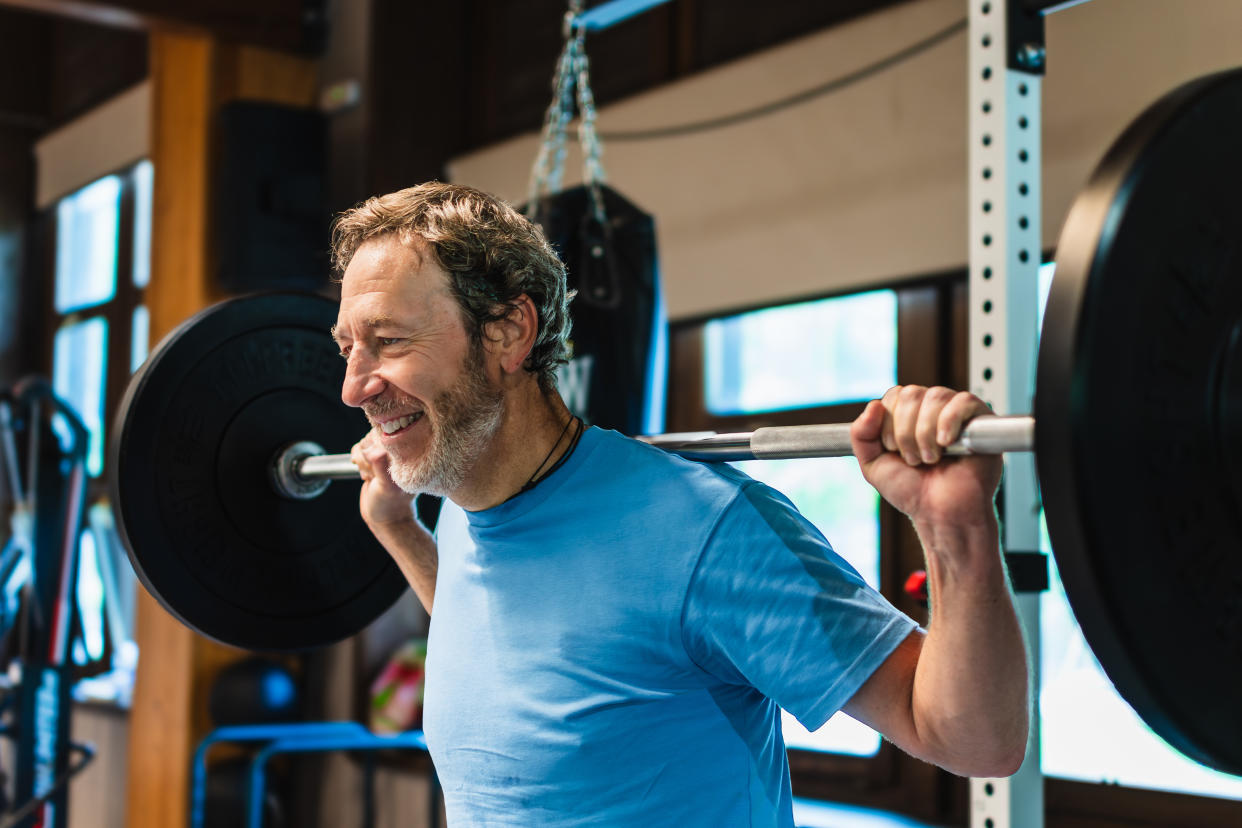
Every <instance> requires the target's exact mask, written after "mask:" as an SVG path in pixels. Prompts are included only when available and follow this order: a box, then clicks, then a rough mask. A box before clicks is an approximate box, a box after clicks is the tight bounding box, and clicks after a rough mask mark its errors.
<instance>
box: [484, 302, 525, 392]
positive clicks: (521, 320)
mask: <svg viewBox="0 0 1242 828" xmlns="http://www.w3.org/2000/svg"><path fill="white" fill-rule="evenodd" d="M538 334H539V312H538V311H537V310H535V303H534V302H533V301H531V298H530V297H529V296H527V295H526V294H525V293H523V294H522V295H521V296H519V297H518V298H517V299H515V300H514V301H513V306H512V308H511V309H510V310H509V313H508V314H507V315H506V316H505V318H504V319H499V320H497V321H495V322H489V323H487V326H486V329H485V331H484V337H483V342H484V347H485V348H487V350H488V351H489V352H490V353H491V354H492V355H493V356H495V357H497V358H498V359H499V362H500V369H501V370H502V371H503V372H504V373H506V374H515V373H517V372H518V371H521V370H523V367H522V366H523V365H525V363H526V358H527V357H528V356H530V352H531V349H532V348H534V347H535V338H536V336H538Z"/></svg>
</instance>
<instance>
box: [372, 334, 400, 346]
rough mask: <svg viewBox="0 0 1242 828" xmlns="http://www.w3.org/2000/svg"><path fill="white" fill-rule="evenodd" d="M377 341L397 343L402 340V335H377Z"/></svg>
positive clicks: (388, 343) (381, 343)
mask: <svg viewBox="0 0 1242 828" xmlns="http://www.w3.org/2000/svg"><path fill="white" fill-rule="evenodd" d="M376 341H377V342H379V344H380V345H396V344H397V343H399V342H401V337H399V336H380V337H376Z"/></svg>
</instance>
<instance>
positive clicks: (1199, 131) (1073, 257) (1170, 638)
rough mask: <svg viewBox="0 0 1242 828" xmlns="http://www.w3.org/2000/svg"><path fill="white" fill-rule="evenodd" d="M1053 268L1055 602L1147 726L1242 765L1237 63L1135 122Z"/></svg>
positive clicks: (1048, 364) (1046, 446)
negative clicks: (1064, 606) (1065, 603)
mask: <svg viewBox="0 0 1242 828" xmlns="http://www.w3.org/2000/svg"><path fill="white" fill-rule="evenodd" d="M1056 260H1057V265H1056V275H1055V277H1054V279H1053V286H1052V293H1051V296H1050V298H1049V302H1048V308H1047V312H1046V314H1045V317H1044V333H1043V337H1042V341H1041V345H1040V354H1039V369H1038V382H1037V385H1036V387H1037V389H1038V393H1037V396H1036V401H1035V416H1036V451H1037V463H1038V466H1039V477H1040V481H1041V486H1042V491H1043V499H1044V504H1045V509H1046V514H1047V519H1048V530H1049V534H1050V535H1051V538H1052V546H1053V551H1054V553H1055V554H1056V556H1057V564H1058V566H1059V568H1060V571H1061V576H1062V579H1063V580H1064V583H1065V591H1066V594H1067V595H1068V597H1069V601H1070V605H1071V606H1072V608H1073V610H1074V614H1075V615H1076V616H1077V618H1078V620H1079V623H1080V624H1081V625H1082V630H1083V634H1084V636H1085V637H1086V639H1087V641H1088V642H1089V643H1090V645H1091V648H1092V650H1094V652H1095V654H1096V656H1097V657H1098V658H1099V661H1100V664H1101V665H1102V666H1103V668H1104V670H1105V672H1106V673H1107V674H1108V676H1109V678H1110V679H1112V681H1113V683H1114V685H1115V686H1116V688H1117V690H1118V692H1120V693H1121V695H1122V696H1123V697H1124V698H1125V699H1126V700H1127V701H1128V702H1129V703H1130V704H1131V705H1132V706H1133V707H1134V710H1135V711H1136V712H1137V713H1138V714H1139V715H1140V716H1141V717H1142V718H1143V720H1144V721H1145V722H1146V723H1147V724H1148V726H1150V727H1151V729H1152V730H1154V731H1155V732H1156V733H1157V734H1158V735H1160V736H1161V737H1163V738H1164V739H1165V740H1166V741H1167V742H1169V743H1170V744H1172V745H1173V746H1174V747H1176V748H1178V749H1179V750H1181V751H1182V752H1183V753H1185V754H1186V755H1188V756H1190V757H1191V758H1193V759H1195V760H1197V761H1199V762H1202V763H1204V764H1206V765H1210V766H1211V767H1214V768H1217V769H1219V770H1223V771H1227V772H1230V773H1235V774H1236V773H1242V704H1239V692H1240V691H1239V688H1240V687H1242V513H1240V508H1239V507H1240V501H1239V498H1238V493H1239V489H1238V487H1237V484H1238V483H1239V480H1240V479H1242V478H1239V472H1242V467H1240V466H1239V464H1240V463H1242V452H1240V451H1239V438H1242V427H1240V426H1242V423H1239V421H1238V418H1237V417H1236V416H1232V415H1236V414H1237V413H1239V412H1242V408H1238V407H1237V406H1236V405H1235V403H1234V402H1233V400H1234V399H1235V398H1237V397H1238V395H1239V393H1242V381H1240V380H1242V377H1240V376H1238V361H1237V359H1236V358H1237V357H1238V356H1239V353H1238V346H1237V345H1236V331H1237V329H1238V327H1239V323H1240V320H1242V72H1239V71H1231V72H1227V73H1222V74H1219V75H1214V76H1211V77H1208V78H1204V79H1201V80H1199V81H1196V82H1193V83H1191V84H1188V85H1186V86H1184V87H1182V88H1180V89H1178V90H1176V91H1174V92H1173V93H1171V94H1170V95H1168V96H1167V97H1165V98H1163V99H1162V100H1160V101H1159V102H1157V103H1156V104H1155V105H1153V106H1152V107H1151V108H1150V109H1149V110H1147V111H1146V112H1145V113H1144V114H1143V115H1141V116H1140V117H1139V118H1138V120H1136V121H1135V122H1134V123H1133V124H1132V125H1131V126H1130V127H1129V128H1128V129H1127V130H1126V132H1125V133H1124V134H1123V135H1122V136H1121V137H1120V138H1119V139H1118V140H1117V142H1116V143H1115V144H1114V145H1113V147H1112V148H1111V149H1110V150H1109V152H1108V154H1107V155H1106V156H1105V158H1104V160H1103V161H1102V162H1101V163H1100V166H1099V167H1098V169H1097V170H1096V171H1095V173H1094V175H1093V176H1092V178H1091V180H1090V182H1089V183H1088V185H1087V187H1086V189H1085V190H1084V191H1083V192H1082V194H1081V195H1079V197H1078V198H1077V200H1076V201H1075V202H1074V205H1073V208H1072V209H1071V211H1070V213H1069V216H1068V218H1067V219H1066V222H1065V227H1064V229H1063V231H1062V234H1061V239H1060V242H1059V244H1058V246H1057V251H1056Z"/></svg>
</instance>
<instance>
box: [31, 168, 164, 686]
mask: <svg viewBox="0 0 1242 828" xmlns="http://www.w3.org/2000/svg"><path fill="white" fill-rule="evenodd" d="M147 160H148V159H138V160H136V161H132V162H129V163H127V164H125V165H124V166H122V167H120V168H119V169H116V170H112V171H109V172H104V173H101V174H100V175H98V176H96V177H94V178H93V179H91V180H90V181H88V182H85V183H84V184H82V185H81V186H80V187H77V188H75V189H74V190H73V191H71V192H69V193H65V194H64V195H63V196H61V197H59V198H57V199H55V200H53V201H52V202H51V203H49V204H48V205H47V206H46V207H44V208H43V210H42V214H43V218H42V221H41V224H42V227H43V228H44V233H43V235H44V238H43V244H41V245H40V247H41V249H42V251H43V257H42V259H43V266H42V267H41V270H42V272H43V274H44V279H45V281H44V284H45V285H46V286H47V289H46V291H45V292H44V293H45V295H44V298H43V320H44V328H43V330H44V331H45V336H44V338H43V358H42V364H43V365H44V367H45V370H46V374H47V376H48V377H49V378H50V379H52V380H53V381H54V376H53V372H54V368H55V364H54V363H55V355H56V335H57V333H58V332H59V331H60V329H61V328H62V327H63V326H64V325H67V324H70V323H72V322H81V321H86V320H87V319H92V318H95V317H100V318H102V319H104V320H105V321H106V323H107V326H108V335H107V349H106V355H105V357H104V371H105V378H104V406H103V420H102V426H103V435H102V442H103V447H104V449H103V463H102V466H101V470H100V473H99V475H98V476H97V477H92V476H89V475H88V477H87V484H86V493H85V499H84V504H85V506H84V509H89V508H90V505H91V504H93V503H96V502H99V501H100V500H107V499H109V491H108V454H109V445H110V443H111V440H112V434H111V430H112V425H113V421H114V419H115V417H116V412H117V409H118V408H119V406H120V404H121V400H122V398H123V397H124V394H125V389H126V387H127V386H128V384H129V379H130V377H131V375H132V373H133V372H132V371H131V364H132V347H133V345H132V339H133V316H134V311H135V309H136V308H137V307H138V306H140V305H142V304H144V302H145V299H146V291H147V288H148V287H150V284H149V282H148V285H147V286H145V287H141V288H140V287H137V286H135V285H134V278H133V276H134V255H135V251H134V229H135V219H136V215H135V205H136V201H137V199H136V195H135V194H136V187H137V180H136V179H137V176H136V170H137V169H138V167H139V165H140V164H142V163H143V162H144V161H147ZM111 175H115V176H117V177H118V178H119V179H120V185H121V186H120V193H119V194H118V204H117V207H118V217H117V218H118V220H117V256H116V274H115V275H116V289H115V291H114V292H113V295H112V297H111V298H110V299H107V300H105V301H103V302H99V303H97V304H94V305H87V306H85V307H80V308H75V309H74V310H72V311H69V312H68V313H61V312H60V311H59V310H57V308H56V264H57V262H56V256H57V240H58V236H59V232H60V227H59V218H58V210H57V208H58V206H59V205H60V203H61V201H62V200H63V199H64V198H68V197H70V196H72V195H74V194H75V193H77V192H78V191H80V190H81V189H82V188H83V187H87V186H89V185H90V184H92V183H94V182H95V181H99V180H100V179H103V178H107V177H108V176H111ZM148 344H149V343H148ZM84 514H85V512H84ZM82 528H83V530H84V531H85V530H87V524H86V521H85V519H84V520H83V525H82ZM97 553H98V554H106V552H105V550H97ZM79 565H80V562H79ZM119 571H120V574H124V573H126V572H129V571H130V570H129V569H128V562H126V565H125V566H124V567H122V568H119ZM78 577H79V578H80V577H81V572H80V569H79V573H78ZM76 592H77V590H76V588H75V591H74V593H75V595H76ZM110 598H111V596H105V600H109V599H110ZM123 614H126V615H127V617H131V618H132V612H129V613H123ZM130 633H131V636H132V635H133V634H134V631H133V630H131V631H130ZM81 634H82V631H81V628H80V625H78V626H77V627H75V629H74V632H73V635H74V636H75V638H76V637H80V636H81ZM115 646H116V642H113V641H112V638H111V636H109V635H105V636H104V652H103V654H102V657H101V658H100V660H99V661H95V662H91V663H88V664H86V665H78V667H77V671H76V672H75V681H76V680H78V679H83V678H91V677H94V676H99V675H103V674H105V673H108V672H110V671H111V670H112V669H114V667H115V662H114V659H115V655H116V653H115Z"/></svg>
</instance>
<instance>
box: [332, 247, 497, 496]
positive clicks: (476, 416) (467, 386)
mask: <svg viewBox="0 0 1242 828" xmlns="http://www.w3.org/2000/svg"><path fill="white" fill-rule="evenodd" d="M333 335H334V336H335V338H336V340H337V343H338V344H339V345H340V348H341V353H342V355H343V356H345V358H346V360H347V362H348V367H347V369H346V374H345V384H344V386H343V387H342V389H341V399H342V400H344V401H345V403H346V404H347V405H351V406H355V407H361V408H362V410H363V411H364V412H365V413H366V415H367V418H368V419H369V420H370V421H371V425H372V427H373V429H374V431H375V434H376V437H377V438H378V439H379V440H380V442H381V444H382V445H383V446H384V448H385V449H386V450H387V452H388V457H389V473H390V474H391V476H392V479H393V481H394V482H395V483H396V484H397V485H398V486H400V487H401V488H402V489H404V490H405V491H407V492H410V493H415V492H428V493H431V494H441V495H447V494H450V493H451V492H452V491H454V490H456V489H457V488H458V487H460V486H461V485H462V483H463V481H464V480H465V478H466V475H467V474H468V473H469V471H470V469H471V468H472V467H473V465H474V463H475V461H476V460H477V459H478V457H479V456H480V454H481V453H482V452H483V450H484V449H485V448H486V446H487V444H488V442H489V440H490V439H491V437H492V435H493V434H495V432H496V430H497V428H498V427H499V424H500V420H501V415H502V412H503V395H502V393H501V391H500V389H499V388H498V387H497V385H496V384H495V383H493V382H492V381H491V380H489V379H488V376H487V373H486V367H485V365H484V360H485V352H484V350H483V348H482V347H481V346H476V345H474V344H473V343H472V342H471V338H470V336H469V334H468V333H467V331H466V328H465V325H464V323H463V321H462V317H461V311H460V310H459V307H458V305H457V302H456V300H455V299H454V298H453V297H452V295H451V294H450V292H449V286H448V277H447V275H446V274H445V272H444V270H443V269H442V268H441V267H440V266H439V264H438V263H437V262H436V261H435V258H434V256H433V255H432V254H431V252H430V251H429V250H427V249H426V248H425V247H423V246H421V245H419V246H417V247H416V246H411V245H406V244H402V243H401V241H400V240H399V239H398V238H397V237H396V236H394V235H392V234H388V235H384V236H380V237H377V238H375V239H372V240H370V241H367V242H366V243H364V244H363V245H362V246H360V247H359V248H358V252H357V253H356V254H355V255H354V257H353V259H352V260H351V261H350V264H349V267H348V268H347V269H346V271H345V276H344V278H343V280H342V283H341V307H340V311H339V312H338V314H337V320H336V327H335V329H334V330H333Z"/></svg>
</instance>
